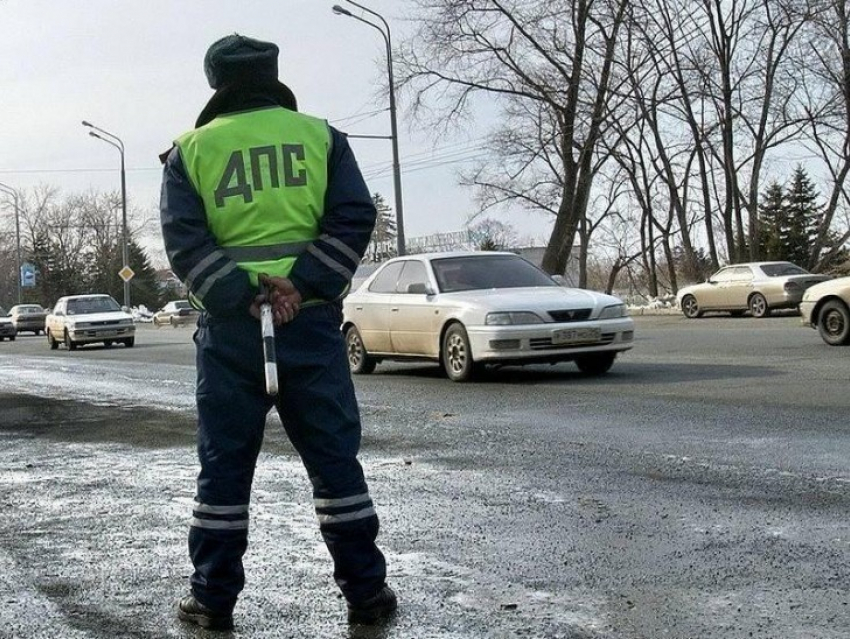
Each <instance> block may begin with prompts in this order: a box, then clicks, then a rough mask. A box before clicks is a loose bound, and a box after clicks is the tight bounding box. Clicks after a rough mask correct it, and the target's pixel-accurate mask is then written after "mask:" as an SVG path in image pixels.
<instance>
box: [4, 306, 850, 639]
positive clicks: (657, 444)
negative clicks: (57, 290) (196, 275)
mask: <svg viewBox="0 0 850 639" xmlns="http://www.w3.org/2000/svg"><path fill="white" fill-rule="evenodd" d="M636 320H637V341H636V345H635V348H634V350H632V351H630V352H629V353H627V354H625V355H623V356H622V357H621V358H620V359H618V361H617V363H615V365H614V368H613V369H612V371H611V373H609V374H608V375H607V376H605V377H604V378H599V379H588V378H584V377H582V376H581V375H580V374H579V373H578V372H577V371H576V369H575V368H574V367H573V366H572V365H569V364H564V365H558V366H552V367H550V366H541V367H530V368H514V369H511V368H506V369H502V370H498V371H494V372H492V373H490V374H488V375H487V376H486V377H485V379H483V380H482V381H481V382H479V383H476V384H454V383H452V382H449V381H448V380H446V379H445V378H444V377H442V376H441V375H440V373H439V370H438V369H437V368H436V367H435V366H431V365H425V364H403V365H402V364H382V365H379V366H378V369H377V371H376V372H375V373H374V374H372V375H370V376H363V377H358V378H357V380H356V385H357V390H358V396H359V398H360V401H361V410H362V414H363V420H364V442H363V451H362V460H363V463H364V467H365V469H366V473H367V477H368V478H369V481H370V489H371V492H372V494H373V496H374V498H375V501H376V503H377V507H378V510H379V514H380V516H381V520H382V534H381V537H380V540H379V541H380V543H381V545H382V547H383V548H384V549H385V551H386V554H387V557H388V561H389V565H390V579H391V583H392V584H393V585H394V586H395V587H396V589H397V591H398V593H399V598H400V602H401V610H400V614H399V615H398V617H397V619H396V621H395V623H394V624H392V625H390V626H388V627H386V628H383V629H380V630H378V631H367V630H365V629H363V628H349V627H348V626H347V624H346V623H345V616H344V605H343V603H342V602H341V600H340V599H339V598H338V596H337V593H336V590H335V587H334V585H333V583H332V579H331V575H330V570H331V566H330V561H329V559H328V557H327V553H326V551H325V549H324V547H323V546H322V544H321V540H320V538H319V535H318V531H317V527H316V524H315V516H314V514H313V512H312V504H311V500H310V494H309V486H308V482H307V479H306V476H305V474H304V471H303V469H302V468H301V466H300V464H299V462H298V459H297V457H296V456H295V455H294V453H293V451H292V449H291V448H290V446H289V444H288V443H287V442H286V441H285V438H284V437H283V436H282V435H281V429H280V428H279V423H278V422H277V420H276V418H271V419H270V422H269V429H268V436H267V440H266V442H265V444H264V451H263V455H262V458H261V460H260V464H259V468H258V473H257V477H256V480H255V491H254V499H253V502H252V512H251V516H252V529H251V547H250V549H249V553H248V556H247V558H246V568H247V572H248V585H247V587H246V591H245V593H244V595H243V598H242V599H241V600H240V604H239V606H238V608H237V612H236V614H237V631H236V633H235V636H238V637H387V638H389V637H397V638H399V639H402V638H404V639H407V638H409V639H423V638H440V639H442V638H447V639H448V638H452V639H454V638H478V637H496V638H502V637H504V638H507V637H547V638H548V637H553V638H556V637H563V638H571V639H573V638H581V639H598V638H612V639H615V638H616V639H638V638H640V639H658V638H662V637H672V638H677V639H721V638H722V639H736V638H739V637H740V638H747V637H761V638H766V637H770V638H776V639H839V638H841V639H846V638H847V637H848V636H850V521H848V512H850V508H848V507H850V464H848V460H850V426H849V425H848V422H847V414H848V407H850V395H848V390H847V389H848V380H850V349H842V348H831V347H828V346H826V345H825V344H823V343H822V342H821V341H820V339H819V338H818V336H817V334H816V332H815V331H812V330H810V329H805V328H803V327H801V326H800V323H799V318H798V317H796V316H782V317H775V318H769V319H765V320H754V319H751V318H740V319H732V318H725V317H715V318H706V319H702V320H697V321H688V320H685V319H684V318H682V317H680V316H652V317H638V318H636ZM193 380H194V370H193V347H192V345H191V329H186V328H184V329H171V328H163V329H158V330H157V329H153V328H151V327H142V328H140V330H139V334H138V336H137V346H136V347H135V348H133V349H125V348H123V347H113V348H112V349H104V348H101V347H87V348H83V349H80V350H78V351H75V352H73V353H70V352H66V351H65V350H64V349H60V350H58V351H53V352H51V351H49V350H48V349H47V345H46V341H45V339H44V338H43V337H38V338H36V337H30V336H21V337H19V338H18V340H17V341H15V342H13V343H10V342H4V343H2V344H0V506H2V512H3V513H4V517H3V518H2V519H0V637H2V638H5V637H15V638H17V637H26V638H29V637H73V638H76V637H97V638H101V637H102V638H107V637H108V638H112V637H182V636H190V637H196V636H206V635H205V634H204V633H198V632H192V631H189V630H187V629H186V628H184V627H183V626H181V625H180V624H179V623H178V622H176V621H175V620H174V619H173V605H174V601H175V600H176V598H177V597H178V596H179V595H180V594H182V593H183V592H184V590H185V587H186V577H187V575H188V574H189V571H190V565H189V562H188V559H187V557H186V549H185V543H186V542H185V536H186V532H187V525H188V518H189V516H190V512H189V511H190V507H191V501H192V496H193V478H194V474H195V472H196V467H195V459H194V451H193V447H192V431H193V417H192V387H193ZM210 636H215V635H213V634H210Z"/></svg>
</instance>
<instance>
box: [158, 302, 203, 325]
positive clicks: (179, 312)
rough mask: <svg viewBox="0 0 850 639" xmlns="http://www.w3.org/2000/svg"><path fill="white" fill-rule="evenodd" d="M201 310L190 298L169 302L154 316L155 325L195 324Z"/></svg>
mask: <svg viewBox="0 0 850 639" xmlns="http://www.w3.org/2000/svg"><path fill="white" fill-rule="evenodd" d="M198 315H200V311H198V310H197V309H196V308H194V307H193V306H192V304H191V303H190V302H189V300H175V301H173V302H168V303H167V304H166V305H165V306H163V307H162V308H161V309H159V310H158V311H157V312H156V313H154V316H153V320H152V321H153V325H154V326H156V327H160V326H165V325H166V324H170V325H171V326H175V327H176V326H186V325H187V324H194V323H195V322H197V321H198Z"/></svg>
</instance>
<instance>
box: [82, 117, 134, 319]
mask: <svg viewBox="0 0 850 639" xmlns="http://www.w3.org/2000/svg"><path fill="white" fill-rule="evenodd" d="M83 126H84V127H87V128H89V129H92V130H91V131H89V135H90V136H92V137H93V138H97V139H98V140H101V141H103V142H106V143H107V144H109V145H111V146H114V147H115V148H116V149H118V153H119V154H120V155H121V259H122V261H123V262H124V264H123V268H122V271H123V270H124V269H126V268H129V267H130V253H129V251H130V249H129V244H128V242H127V178H126V172H125V170H124V142H122V141H121V138H119V137H118V136H117V135H114V134H112V133H110V132H109V131H104V130H103V129H101V128H98V127H96V126H95V125H94V124H92V123H91V122H86V121H85V120H83ZM104 136H106V137H104ZM121 279H123V280H124V306H126V307H127V308H130V280H129V278H124V277H123V276H122V278H121Z"/></svg>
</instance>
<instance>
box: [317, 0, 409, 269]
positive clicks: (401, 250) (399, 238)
mask: <svg viewBox="0 0 850 639" xmlns="http://www.w3.org/2000/svg"><path fill="white" fill-rule="evenodd" d="M345 1H346V2H347V3H348V4H352V5H354V6H355V7H357V8H359V9H362V10H363V11H365V12H366V13H369V14H371V15H373V16H375V17H376V18H378V20H380V21H381V24H383V25H384V26H383V29H382V28H381V27H380V26H379V25H377V24H375V23H374V22H371V21H370V20H367V19H366V18H363V17H361V16H358V15H354V14H353V13H351V11H349V10H348V9H345V8H344V7H341V6H339V5H338V4H337V5H334V6H333V9H332V10H333V12H334V13H336V14H337V15H342V16H348V17H349V18H354V19H355V20H359V21H360V22H362V23H363V24H368V25H369V26H370V27H372V28H373V29H376V30H378V31H379V32H380V34H381V36H382V37H383V38H384V44H385V45H386V47H387V76H388V79H389V85H390V132H391V135H390V139H391V141H392V145H393V188H394V191H395V219H396V242H397V247H398V254H399V255H404V254H405V253H406V248H405V240H404V207H403V205H402V197H401V163H400V162H399V157H398V121H397V119H396V106H395V79H394V76H393V47H392V36H391V33H390V25H389V24H387V21H386V20H384V17H383V16H382V15H381V14H379V13H377V12H376V11H373V10H372V9H369V8H368V7H364V6H363V5H362V4H358V3H357V2H354V1H353V0H345Z"/></svg>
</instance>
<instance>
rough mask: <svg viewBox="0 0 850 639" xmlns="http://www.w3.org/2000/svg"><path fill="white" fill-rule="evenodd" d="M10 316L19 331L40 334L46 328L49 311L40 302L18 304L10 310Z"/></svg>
mask: <svg viewBox="0 0 850 639" xmlns="http://www.w3.org/2000/svg"><path fill="white" fill-rule="evenodd" d="M9 316H10V317H11V318H12V322H13V323H14V324H15V328H16V329H17V330H18V332H19V333H22V332H24V331H28V332H32V333H35V334H36V335H38V334H39V333H41V332H42V331H43V330H44V318H45V317H47V311H45V310H44V309H43V308H42V307H41V305H39V304H17V305H16V306H13V307H12V308H11V309H10V310H9Z"/></svg>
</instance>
